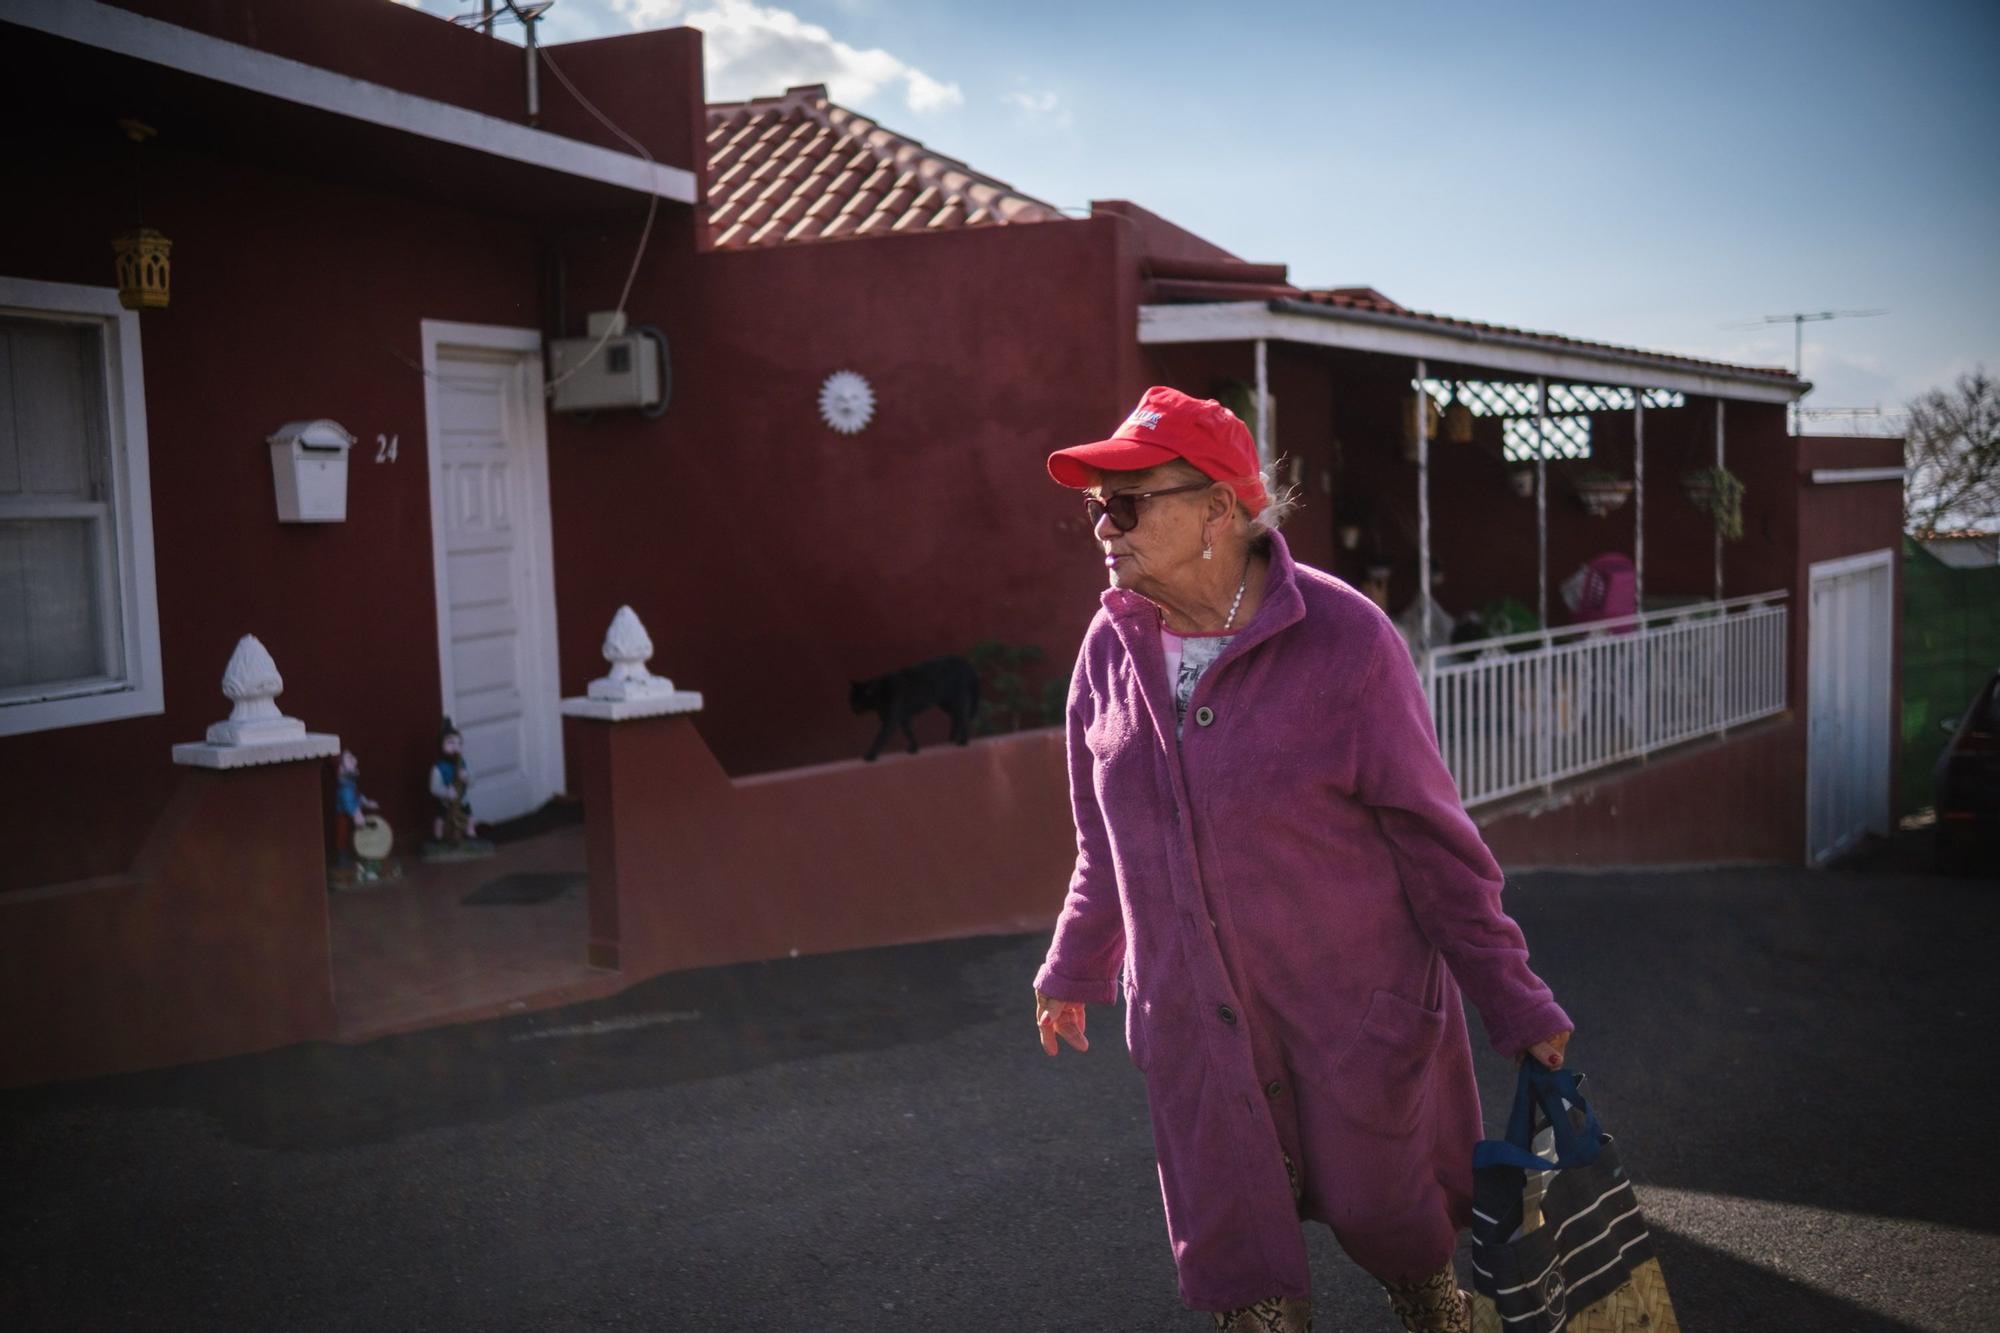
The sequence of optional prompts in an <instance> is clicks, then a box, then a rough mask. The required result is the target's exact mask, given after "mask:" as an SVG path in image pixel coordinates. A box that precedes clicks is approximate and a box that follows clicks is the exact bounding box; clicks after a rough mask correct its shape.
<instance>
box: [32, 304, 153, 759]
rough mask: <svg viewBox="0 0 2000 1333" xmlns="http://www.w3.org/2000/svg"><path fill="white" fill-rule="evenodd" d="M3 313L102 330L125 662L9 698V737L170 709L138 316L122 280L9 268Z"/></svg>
mask: <svg viewBox="0 0 2000 1333" xmlns="http://www.w3.org/2000/svg"><path fill="white" fill-rule="evenodd" d="M0 315H7V316H10V317H14V318H23V319H46V320H50V321H53V322H57V323H63V324H94V325H96V326H97V327H98V328H100V329H101V330H102V331H103V335H104V337H103V347H104V389H105V399H106V402H105V413H104V419H105V424H106V439H105V447H106V453H107V454H108V458H107V460H106V461H107V464H108V468H107V473H106V475H107V477H108V479H109V483H110V490H111V494H110V496H109V497H108V499H109V503H110V507H111V512H112V522H113V524H114V527H115V531H116V535H117V544H118V552H117V554H118V558H117V561H116V562H115V566H114V577H115V578H116V579H117V591H118V609H119V614H120V618H121V629H122V631H123V632H122V634H121V635H120V638H121V640H122V642H123V654H124V661H123V662H122V663H121V664H117V666H119V667H122V670H119V671H118V673H117V674H116V675H114V676H113V677H112V678H110V679H106V680H94V681H90V682H87V683H84V684H79V685H74V686H66V687H62V688H57V689H51V690H48V691H46V692H44V693H40V694H25V695H20V696H17V697H14V698H12V699H5V700H0V736H19V735H24V734H26V733H28V732H33V731H55V730H58V729H60V728H64V727H81V726H88V725H90V724H91V723H93V722H110V721H113V720H115V719H117V718H125V717H146V716H150V715H152V714H156V713H161V712H164V711H166V693H165V690H164V689H163V688H162V685H161V682H160V609H159V601H158V594H157V592H156V591H155V587H154V580H153V487H152V474H151V472H150V470H149V467H148V462H147V459H148V453H147V448H146V377H145V367H144V365H143V363H142V361H141V359H140V355H139V316H138V314H137V313H135V312H134V311H130V310H127V309H125V307H124V306H122V305H120V304H119V303H118V291H117V289H116V288H113V287H85V286H80V285H77V284H75V283H67V282H36V281H33V280H30V279H27V278H10V277H6V276H0Z"/></svg>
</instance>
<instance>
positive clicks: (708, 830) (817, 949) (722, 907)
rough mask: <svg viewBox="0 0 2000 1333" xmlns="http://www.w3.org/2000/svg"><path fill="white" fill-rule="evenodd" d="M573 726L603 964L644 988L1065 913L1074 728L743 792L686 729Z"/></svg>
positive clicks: (801, 773)
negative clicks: (690, 971)
mask: <svg viewBox="0 0 2000 1333" xmlns="http://www.w3.org/2000/svg"><path fill="white" fill-rule="evenodd" d="M566 725H567V727H568V735H567V741H566V743H567V745H568V746H569V747H570V750H569V752H570V753H571V754H572V755H573V756H575V757H576V761H577V766H578V768H579V770H580V772H581V776H582V779H583V797H584V810H585V811H586V820H587V840H588V844H589V864H590V937H591V945H590V949H591V961H592V962H593V963H595V964H597V965H598V966H603V967H617V968H618V969H619V970H621V971H622V972H624V973H625V975H626V976H627V978H629V979H633V980H636V979H638V978H640V977H644V976H650V975H652V974H654V973H657V972H664V971H670V970H673V969H677V968H689V967H707V966H713V965H716V964H721V963H735V962H745V961H749V960H753V959H765V958H783V957H786V956H788V955H792V954H809V953H830V952H833V951H836V950H840V949H859V948H867V947H871V946H876V945H885V944H904V943H911V942H916V941H921V940H934V939H942V938H945V937H949V936H955V935H975V934H985V933H993V932H1002V931H1016V930H1029V929H1033V928H1036V927H1039V926H1046V925H1049V924H1051V923H1053V921H1054V920H1055V916H1056V913H1057V912H1058V911H1059V910H1060V909H1061V907H1062V899H1063V891H1064V886H1065V885H1066V884H1067V883H1068V880H1069V873H1070V869H1071V867H1072V865H1073V863H1074V861H1075V856H1076V834H1075V828H1074V825H1073V823H1072V822H1071V819H1070V811H1069V786H1068V781H1067V779H1066V777H1065V774H1064V762H1063V739H1062V733H1061V732H1060V731H1056V730H1049V731H1033V732H1025V733H1020V734H1017V735H1012V736H1002V737H994V738H990V739H986V740H979V741H975V742H973V743H972V744H971V745H969V746H966V747H963V748H960V747H956V746H945V747H941V748H935V749H928V750H925V751H924V752H923V753H922V754H919V755H915V756H901V755H897V756H885V757H884V758H883V759H881V760H880V761H878V762H877V763H874V764H865V763H862V762H861V761H859V760H849V761H844V762H841V763H834V764H823V765H819V766H816V767H812V768H804V769H794V770H791V771H789V772H784V773H777V774H771V775H767V776H762V777H752V778H743V779H737V780H732V779H731V778H730V777H729V776H728V775H727V774H726V773H725V772H724V771H723V769H722V766H721V765H720V764H719V763H717V762H716V759H715V756H714V755H713V754H712V753H711V752H710V751H709V749H708V747H707V745H705V744H704V743H703V742H702V739H701V737H700V735H699V734H697V733H696V731H695V729H694V724H693V723H692V722H691V721H690V720H689V719H688V718H687V717H685V716H681V717H665V718H651V719H646V720H643V721H633V722H615V723H609V722H595V721H587V720H581V719H569V720H568V721H567V723H566Z"/></svg>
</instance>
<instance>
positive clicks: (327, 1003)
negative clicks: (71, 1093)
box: [0, 763, 334, 1087]
mask: <svg viewBox="0 0 2000 1333" xmlns="http://www.w3.org/2000/svg"><path fill="white" fill-rule="evenodd" d="M320 767H321V766H320V765H319V764H316V763H290V764H275V765H271V766H269V767H264V768H249V769H240V770H236V771H233V772H211V771H207V770H201V769H180V770H177V776H176V779H175V783H174V791H173V795H172V796H171V797H170V798H169V800H168V802H167V806H166V809H165V811H164V812H163V813H162V814H161V816H160V819H159V821H158V822H157V823H156V824H155V825H154V826H153V829H152V832H151V833H150V835H148V836H147V838H146V840H145V842H144V844H143V845H142V847H141V849H140V852H139V856H138V859H137V861H136V862H135V863H134V864H133V866H132V868H131V871H130V873H128V874H123V875H116V876H110V877H107V878H103V879H94V880H85V881H80V882H76V883H71V884H60V885H52V886H50V887H48V888H43V889H33V890H29V891H26V892H22V893H12V894H6V895H0V939H4V940H5V941H6V966H5V967H4V968H0V1013H5V1014H7V1015H8V1016H9V1018H8V1022H7V1023H6V1024H5V1026H4V1030H0V1085H4V1086H9V1087H16V1086H21V1085H24V1084H30V1083H42V1082H48V1081H51V1080H55V1079H65V1078H83V1077H88V1076H91V1075H95V1074H103V1073H109V1072H112V1071H120V1070H130V1069H148V1068H154V1067H157V1066H161V1065H172V1064H182V1063H185V1062H187V1061H190V1060H207V1059H213V1058H215V1057H218V1056H224V1055H236V1054H241V1053H243V1052H246V1051H260V1050H268V1049H270V1048H272V1047H275V1046H285V1045H289V1044H290V1043H292V1042H297V1041H306V1040H309V1039H312V1038H316V1037H322V1038H323V1037H331V1036H332V1035H333V1030H334V1016H333V964H332V957H331V951H330V944H329V941H328V932H327V913H326V870H325V864H326V843H325V840H324V838H323V837H322V834H321V825H320Z"/></svg>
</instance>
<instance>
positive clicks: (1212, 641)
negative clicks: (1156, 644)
mask: <svg viewBox="0 0 2000 1333" xmlns="http://www.w3.org/2000/svg"><path fill="white" fill-rule="evenodd" d="M1234 642H1236V636H1235V635H1234V634H1176V633H1174V632H1173V631H1172V630H1170V629H1168V628H1167V627H1166V626H1165V625H1164V624H1163V625H1161V626H1160V647H1161V649H1162V651H1163V652H1164V653H1165V654H1166V659H1167V679H1168V680H1170V681H1172V682H1173V683H1174V723H1175V729H1174V735H1175V737H1176V738H1178V737H1179V736H1180V730H1181V728H1183V727H1185V726H1187V715H1188V700H1190V699H1192V698H1194V687H1195V686H1196V685H1199V684H1200V683H1201V678H1202V676H1203V674H1204V673H1206V672H1207V670H1208V669H1209V667H1210V666H1212V665H1213V664H1214V662H1215V659H1216V658H1218V657H1220V656H1222V654H1223V651H1224V650H1225V649H1227V648H1228V647H1229V645H1230V644H1232V643H1234Z"/></svg>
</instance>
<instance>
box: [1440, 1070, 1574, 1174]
mask: <svg viewBox="0 0 2000 1333" xmlns="http://www.w3.org/2000/svg"><path fill="white" fill-rule="evenodd" d="M1580 1079H1581V1075H1578V1074H1576V1073H1574V1072H1572V1071H1570V1070H1567V1069H1548V1068H1545V1067H1544V1066H1543V1065H1542V1063H1541V1061H1539V1060H1537V1059H1535V1058H1534V1057H1533V1056H1529V1057H1528V1058H1527V1059H1526V1060H1524V1061H1523V1062H1522V1063H1521V1075H1520V1077H1519V1078H1518V1079H1517V1080H1516V1081H1515V1084H1514V1110H1513V1113H1512V1114H1511V1115H1509V1116H1508V1118H1507V1137H1506V1138H1504V1139H1482V1140H1480V1141H1479V1142H1478V1143H1477V1144H1475V1145H1474V1146H1473V1149H1472V1169H1473V1170H1475V1171H1477V1170H1479V1169H1480V1168H1481V1167H1487V1166H1518V1167H1520V1168H1522V1169H1523V1170H1526V1171H1550V1170H1563V1169H1566V1168H1569V1167H1573V1166H1589V1165H1590V1164H1591V1163H1592V1162H1595V1161H1596V1160H1597V1154H1598V1149H1599V1146H1600V1145H1599V1140H1600V1139H1601V1138H1602V1137H1603V1129H1602V1127H1601V1126H1600V1125H1599V1124H1598V1120H1597V1112H1596V1111H1593V1110H1592V1109H1591V1108H1590V1103H1589V1102H1588V1101H1586V1100H1585V1099H1584V1096H1583V1093H1582V1091H1581V1090H1580V1089H1579V1088H1578V1086H1577V1084H1578V1083H1579V1081H1580ZM1565 1102H1567V1103H1569V1105H1570V1106H1573V1107H1575V1108H1576V1109H1577V1110H1579V1111H1582V1112H1583V1128H1582V1129H1578V1128H1577V1127H1576V1126H1575V1125H1574V1124H1572V1123H1571V1122H1570V1118H1569V1111H1568V1109H1567V1108H1566V1107H1565V1106H1564V1105H1563V1103H1565ZM1537 1109H1539V1110H1540V1111H1541V1112H1542V1115H1543V1117H1544V1118H1545V1119H1547V1121H1548V1122H1549V1128H1550V1129H1552V1130H1554V1131H1555V1139H1556V1160H1555V1161H1554V1163H1551V1162H1550V1161H1549V1160H1548V1159H1547V1158H1545V1157H1540V1156H1537V1155H1536V1153H1535V1151H1534V1147H1535V1112H1536V1110H1537Z"/></svg>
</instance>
